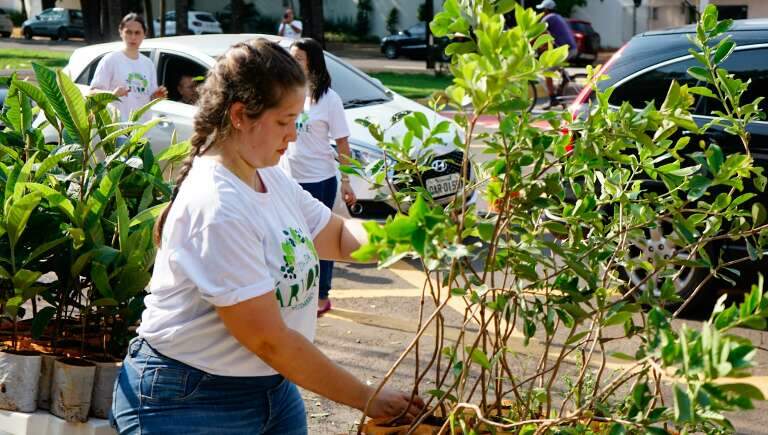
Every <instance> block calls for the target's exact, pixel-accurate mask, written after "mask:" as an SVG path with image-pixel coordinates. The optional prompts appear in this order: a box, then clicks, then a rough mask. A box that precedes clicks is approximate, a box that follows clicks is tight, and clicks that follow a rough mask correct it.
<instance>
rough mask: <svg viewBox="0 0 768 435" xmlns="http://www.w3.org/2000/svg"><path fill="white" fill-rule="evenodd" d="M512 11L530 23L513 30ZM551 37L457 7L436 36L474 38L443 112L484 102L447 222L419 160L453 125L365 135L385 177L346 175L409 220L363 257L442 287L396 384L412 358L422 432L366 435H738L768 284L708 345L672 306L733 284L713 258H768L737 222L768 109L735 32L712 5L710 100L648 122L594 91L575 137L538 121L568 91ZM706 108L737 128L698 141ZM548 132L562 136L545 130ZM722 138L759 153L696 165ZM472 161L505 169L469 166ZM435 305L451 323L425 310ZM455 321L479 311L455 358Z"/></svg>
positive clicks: (706, 75)
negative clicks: (720, 281)
mask: <svg viewBox="0 0 768 435" xmlns="http://www.w3.org/2000/svg"><path fill="white" fill-rule="evenodd" d="M509 12H514V14H515V18H516V23H517V24H516V26H515V27H512V28H509V29H505V26H504V19H503V14H506V13H509ZM539 19H540V16H538V15H537V14H536V12H535V11H533V10H531V9H524V8H522V7H520V6H519V5H517V4H516V3H515V2H513V1H500V2H499V1H483V0H480V1H463V0H462V1H459V0H447V1H446V2H445V4H444V10H443V12H441V13H440V14H438V15H437V16H436V17H435V19H434V21H433V22H432V23H431V28H432V31H433V33H434V34H435V35H436V36H443V35H447V34H453V33H461V34H464V35H473V37H472V39H471V40H469V41H465V42H461V43H453V44H451V45H449V46H448V48H447V49H446V52H447V53H449V54H452V55H453V59H452V64H451V71H452V73H453V75H454V84H453V85H452V86H451V87H449V88H448V89H447V90H446V94H447V95H448V97H449V98H450V100H451V103H452V104H453V105H455V106H456V107H463V106H464V105H465V103H466V101H471V103H472V104H471V106H472V107H473V108H474V110H473V112H472V113H468V114H461V115H459V116H457V117H456V118H455V121H456V123H457V124H458V125H460V126H461V127H462V128H463V129H464V134H463V135H456V138H457V139H456V141H457V142H458V141H463V142H462V143H461V146H462V148H463V151H464V156H463V161H461V162H456V164H459V165H460V166H461V167H462V174H461V180H460V181H461V183H462V189H461V190H460V192H459V193H458V194H457V196H456V199H455V201H454V202H453V203H451V204H449V205H448V206H441V205H440V204H439V203H437V202H436V201H434V200H433V199H432V197H431V196H430V194H429V192H428V191H427V189H426V186H425V185H424V184H423V183H422V182H421V179H420V177H421V174H422V173H423V172H424V168H426V167H429V163H430V160H429V159H430V158H431V156H430V155H421V156H419V155H416V156H414V155H413V153H411V152H410V150H411V149H412V148H414V143H416V142H421V143H422V144H427V145H428V144H429V143H433V142H440V141H443V140H444V137H445V134H446V132H450V126H447V125H445V123H444V122H441V123H438V124H436V125H434V124H433V123H430V122H429V120H428V119H426V118H425V117H423V116H421V115H420V114H417V113H414V114H410V115H406V116H405V117H404V118H403V119H404V122H405V125H406V126H407V127H408V130H409V131H408V133H406V134H405V135H404V136H403V137H390V136H388V135H386V134H385V132H386V130H385V129H384V128H382V127H380V126H377V125H373V124H370V123H369V122H367V121H365V120H361V121H360V123H361V124H363V125H365V126H367V127H368V128H369V131H370V132H371V133H372V135H373V136H374V137H376V138H377V140H378V141H379V142H380V143H379V146H380V147H382V148H383V149H384V150H385V154H386V158H385V159H384V160H382V161H381V162H378V163H373V164H370V165H368V166H367V167H365V168H363V167H362V166H360V165H356V164H354V162H353V163H352V165H351V166H350V167H347V168H344V169H343V170H344V171H346V172H350V173H357V174H359V175H361V176H366V177H371V179H372V180H378V181H380V182H381V183H380V184H385V183H389V184H390V185H395V186H398V190H394V189H393V192H392V193H393V195H394V196H395V202H396V203H397V204H398V205H399V208H400V210H399V212H398V214H397V215H396V216H394V217H393V218H389V219H388V220H387V221H386V222H384V223H382V224H378V223H368V224H367V226H366V229H367V230H368V232H369V243H368V244H367V245H365V246H363V247H362V248H361V249H360V250H359V251H358V252H357V253H356V254H355V255H356V256H357V257H358V258H360V259H371V258H375V257H377V256H378V258H379V261H380V265H381V266H387V265H390V264H392V263H394V262H395V261H397V260H398V259H401V258H404V257H412V258H415V259H416V260H417V261H418V262H419V263H420V265H421V266H422V268H423V270H424V273H425V275H426V282H425V286H424V293H423V296H422V298H423V299H422V303H421V305H420V307H421V309H420V310H421V311H420V313H419V319H420V321H419V330H418V332H417V334H416V335H415V337H414V338H413V340H412V341H411V343H409V345H408V346H407V348H406V349H405V350H404V351H403V353H402V355H401V356H400V357H399V358H398V360H397V362H396V363H395V365H394V366H393V367H392V368H391V369H390V371H389V372H388V374H387V376H386V377H385V378H384V379H383V380H382V382H381V385H384V384H385V383H386V382H388V380H389V379H390V378H391V376H392V374H393V373H394V372H395V371H396V370H398V368H399V366H400V364H401V363H402V362H403V361H404V360H405V359H406V358H415V359H416V364H415V366H416V372H415V373H414V374H413V377H414V383H413V394H414V395H416V394H421V395H426V396H427V398H428V399H429V400H428V402H427V409H426V410H425V413H424V414H423V415H422V416H421V417H420V418H418V419H417V420H416V421H413V422H401V421H397V422H395V423H393V422H391V421H387V422H378V421H369V422H364V421H361V426H360V429H359V432H360V433H403V434H405V433H417V432H418V431H421V430H427V429H428V428H426V427H425V426H424V423H425V422H426V421H428V420H432V421H430V423H434V422H435V421H437V423H438V426H439V429H438V430H439V431H440V432H441V433H463V434H469V433H476V434H480V433H516V434H548V433H565V434H597V433H611V434H624V433H652V434H667V433H677V432H681V433H691V432H696V431H701V432H704V433H721V432H725V433H727V432H732V431H733V426H732V424H731V423H730V421H729V420H728V418H726V417H725V416H724V414H723V413H724V412H726V411H733V410H742V409H749V408H750V407H751V406H752V400H762V399H763V396H762V394H761V393H760V391H759V390H758V389H757V388H755V387H754V386H751V385H749V384H745V383H739V382H737V381H734V380H733V378H738V377H742V376H745V375H746V374H747V373H749V369H750V368H751V367H752V358H753V355H754V352H755V346H754V345H753V344H752V343H751V342H749V340H746V339H744V338H741V337H738V336H737V335H735V334H734V333H733V329H734V328H736V327H738V326H743V325H752V326H756V327H765V325H766V320H765V319H766V316H767V315H768V300H767V299H766V298H765V297H764V295H763V283H762V280H760V281H759V282H757V283H755V285H754V286H753V287H752V290H751V292H749V294H748V295H746V296H745V299H744V301H743V302H742V303H740V304H738V305H733V304H730V303H726V299H725V297H722V298H720V300H719V301H718V304H717V306H716V308H715V309H714V311H713V312H712V314H711V316H710V318H709V320H708V321H706V322H704V323H703V324H702V325H701V327H700V328H699V329H692V328H690V327H686V326H682V327H680V326H678V325H677V324H676V323H675V322H673V319H674V317H675V316H676V314H675V313H673V312H671V311H669V307H671V306H674V304H679V303H681V302H684V301H680V300H679V299H678V298H677V295H676V294H675V292H674V280H675V278H676V276H675V275H676V274H677V273H678V272H677V271H679V270H680V267H679V266H681V265H683V266H686V267H691V268H697V269H700V270H702V271H703V272H704V273H706V274H708V275H710V276H715V275H718V274H719V273H720V272H721V271H722V269H723V268H724V267H728V266H727V263H724V262H720V261H716V260H718V258H719V256H718V253H717V252H713V249H715V244H714V243H713V242H715V241H717V240H719V239H721V238H723V237H727V238H730V239H732V240H741V241H742V242H743V243H745V245H746V246H748V247H749V248H748V251H749V256H748V257H746V259H747V260H748V259H750V258H757V257H758V256H761V255H762V252H765V250H766V243H768V237H767V236H768V225H766V219H765V216H764V215H765V213H764V212H763V213H760V207H759V206H755V207H754V209H755V210H757V212H754V213H753V212H752V210H751V209H748V208H747V200H748V199H749V197H746V198H742V199H741V200H740V201H733V202H731V201H730V200H728V201H727V202H728V204H726V205H725V206H723V201H724V200H725V199H723V198H724V196H727V194H728V192H729V191H730V193H731V195H735V194H736V193H738V190H739V189H738V186H743V185H751V186H754V187H755V188H756V189H758V190H760V191H762V190H763V189H764V188H765V184H766V178H765V176H764V175H763V174H762V169H761V168H758V167H755V166H754V162H753V160H752V158H751V157H750V156H749V148H748V144H749V134H748V133H747V131H746V129H745V126H746V125H747V124H748V123H749V122H750V121H753V120H755V119H759V117H760V116H761V114H760V113H759V111H758V110H757V104H755V103H754V102H750V101H740V97H741V95H742V94H743V93H744V91H745V89H746V87H747V85H748V84H747V83H742V82H740V81H738V80H736V79H734V78H733V77H732V76H730V75H729V74H728V73H727V72H726V71H724V70H722V68H720V67H719V65H720V64H721V63H722V62H723V60H724V59H726V58H727V56H728V54H729V53H730V51H732V50H733V43H732V41H729V38H727V37H725V38H723V34H724V33H725V32H726V31H727V29H728V27H729V25H730V22H729V21H722V22H718V20H717V11H716V8H715V7H714V6H710V7H708V8H707V9H706V10H705V12H704V14H703V15H702V18H701V21H700V22H699V23H698V24H697V33H696V37H695V38H693V40H692V41H691V42H692V45H691V47H692V53H694V56H695V57H696V58H697V59H699V60H700V61H701V62H702V66H701V67H700V69H695V70H693V71H692V74H698V76H700V77H701V78H702V80H704V82H706V84H707V87H688V86H681V85H679V84H677V83H673V84H672V85H671V87H670V89H669V92H668V94H667V97H666V99H665V101H663V102H659V103H660V104H658V105H654V104H649V105H648V107H647V108H646V109H645V110H642V111H635V110H633V109H632V108H631V107H629V106H628V105H625V106H623V107H621V108H618V110H616V109H613V108H610V107H609V106H608V103H607V101H608V95H609V94H610V90H607V91H605V92H601V91H600V90H599V89H597V87H595V89H594V90H595V92H596V93H597V98H596V99H595V100H594V102H593V106H592V107H591V111H590V114H589V116H588V117H586V118H584V119H581V118H579V119H572V118H571V116H570V115H569V114H567V113H566V114H561V113H552V112H547V113H544V114H532V113H528V112H527V111H526V110H524V109H525V108H526V107H528V105H529V103H530V102H529V101H528V94H527V85H528V83H529V82H530V81H532V80H536V79H537V77H539V76H546V75H550V74H554V73H553V72H552V70H553V68H554V67H557V66H558V65H560V64H562V62H563V61H564V60H565V58H566V55H567V53H566V50H565V48H556V49H553V48H551V45H550V44H551V41H552V38H551V36H549V35H548V34H546V33H545V29H546V27H545V25H544V24H542V23H541V22H540V21H539ZM470 29H471V31H470ZM540 49H543V52H542V53H541V55H538V56H537V52H538V51H540ZM589 73H590V77H592V76H593V75H594V74H595V72H594V71H593V70H591V69H590V70H589ZM595 80H599V77H595ZM694 95H697V96H700V97H702V98H714V99H719V100H723V101H722V102H723V105H724V107H727V108H729V109H732V110H726V111H724V112H718V113H715V114H714V116H715V120H714V121H713V122H712V123H711V124H709V125H704V126H699V125H697V124H696V123H695V122H693V120H692V118H691V115H690V109H691V105H692V103H693V101H694V98H693V97H694ZM437 109H439V107H437ZM486 114H492V115H495V116H497V117H498V120H499V124H500V125H499V129H498V131H495V132H490V133H489V132H482V133H478V132H476V131H475V126H476V122H477V119H478V118H479V117H480V116H481V115H486ZM399 116H400V117H402V116H403V115H399ZM541 122H544V123H546V124H548V125H549V128H543V129H542V128H539V127H536V126H535V123H541ZM712 125H720V126H726V127H727V128H726V130H727V131H728V132H729V133H730V134H734V135H736V136H737V137H739V138H740V139H741V140H742V143H743V144H744V151H743V152H742V153H734V154H730V155H728V156H727V158H723V161H720V160H719V158H718V157H717V156H718V153H717V146H716V145H714V144H705V145H704V149H703V151H701V152H699V153H698V154H696V153H694V154H693V157H694V158H692V159H691V158H688V155H686V154H685V153H684V152H683V151H682V150H683V149H684V148H685V146H686V145H687V144H688V142H689V141H690V137H688V136H690V135H693V134H697V133H701V132H702V131H703V130H704V129H707V128H711V127H712ZM472 142H473V145H474V146H477V144H478V143H480V144H481V146H482V147H483V154H485V155H486V156H487V157H489V159H488V160H486V161H484V162H482V163H481V162H477V161H473V160H472V159H471V156H470V152H469V150H470V143H472ZM719 155H720V156H721V157H722V154H719ZM707 156H713V157H710V161H709V164H708V162H707ZM702 159H703V160H702ZM392 162H394V163H392ZM726 162H727V163H726ZM717 163H719V164H717ZM470 170H471V171H472V172H470ZM392 174H394V177H395V179H396V182H394V183H390V182H389V181H388V180H390V176H391V175H392ZM404 186H412V187H404ZM650 186H653V188H651V187H650ZM723 189H725V193H723V194H722V195H721V194H720V193H721V192H720V191H721V190H723ZM473 191H478V192H483V193H482V194H483V195H484V196H485V197H486V199H487V201H488V203H490V204H493V205H494V206H495V207H496V212H495V213H491V214H486V213H481V212H480V211H479V210H478V208H477V205H476V204H475V203H472V202H470V201H469V199H470V196H471V193H472V192H473ZM728 198H730V197H728ZM726 208H727V210H726ZM667 223H671V225H672V228H673V229H674V230H673V231H672V233H671V234H670V235H669V236H668V237H669V238H670V239H671V240H673V241H674V242H675V245H676V251H675V254H676V255H672V256H667V257H665V256H656V257H655V258H654V259H653V261H645V262H643V263H642V264H640V265H639V267H643V268H644V269H645V270H646V274H645V279H643V281H642V282H634V281H632V280H631V279H629V278H628V277H627V274H626V270H629V269H631V268H633V267H638V263H639V260H637V259H636V258H634V257H632V256H631V255H630V254H629V249H628V244H629V241H631V240H634V239H637V238H639V237H642V235H643V234H644V232H648V231H658V230H659V229H660V226H661V225H666V224H667ZM683 252H685V253H688V254H687V255H686V256H682V255H677V254H679V253H683ZM657 277H658V278H659V279H656V278H657ZM657 282H658V283H659V284H658V285H656V284H655V283H657ZM425 299H429V300H431V302H432V303H433V304H434V306H435V307H437V308H436V309H435V310H433V311H431V312H430V311H426V310H425V308H424V307H425V306H427V304H425V303H424V300H425ZM457 303H458V304H457ZM451 304H452V305H453V306H457V305H458V306H459V307H463V308H462V311H463V321H462V322H461V324H459V327H460V331H459V334H458V338H455V339H449V338H447V336H446V334H444V332H445V327H446V317H445V316H444V315H443V313H444V310H445V309H446V307H448V306H449V305H451ZM428 330H430V331H432V334H431V335H432V336H434V337H438V339H436V340H434V341H430V343H432V344H430V345H429V346H431V347H430V349H431V350H432V351H431V352H430V355H431V357H429V358H428V359H426V360H425V359H423V358H420V357H419V355H420V352H418V351H417V350H416V349H418V348H419V346H422V348H423V346H427V345H426V344H424V343H423V340H422V337H423V334H424V333H425V332H426V331H428ZM618 342H631V343H632V344H631V348H632V351H631V352H626V351H623V352H622V351H619V350H616V348H615V347H614V345H615V344H616V343H618ZM523 350H525V352H522V351H523ZM425 379H430V380H431V382H429V385H430V387H429V389H425V388H424V385H426V383H425V382H424V381H425ZM670 398H671V399H670ZM435 419H438V420H435ZM398 423H401V426H400V427H396V425H397V424H398ZM393 429H395V430H394V431H393ZM388 430H389V432H387V431H388ZM376 431H379V432H376ZM382 431H383V432H382Z"/></svg>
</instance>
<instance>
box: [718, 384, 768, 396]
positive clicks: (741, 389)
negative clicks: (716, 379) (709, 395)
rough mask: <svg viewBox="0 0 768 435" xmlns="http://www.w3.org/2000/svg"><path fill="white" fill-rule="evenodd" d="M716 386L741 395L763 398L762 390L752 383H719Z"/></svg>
mask: <svg viewBox="0 0 768 435" xmlns="http://www.w3.org/2000/svg"><path fill="white" fill-rule="evenodd" d="M717 388H718V389H720V390H723V391H728V392H731V393H734V394H738V395H739V396H742V397H748V398H750V399H754V400H765V397H764V396H763V393H762V391H760V389H759V388H757V387H756V386H754V385H752V384H740V383H737V384H719V385H717Z"/></svg>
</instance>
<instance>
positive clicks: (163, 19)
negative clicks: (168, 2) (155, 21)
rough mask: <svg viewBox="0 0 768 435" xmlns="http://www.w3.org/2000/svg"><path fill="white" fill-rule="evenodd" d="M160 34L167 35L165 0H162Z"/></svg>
mask: <svg viewBox="0 0 768 435" xmlns="http://www.w3.org/2000/svg"><path fill="white" fill-rule="evenodd" d="M160 36H165V0H160Z"/></svg>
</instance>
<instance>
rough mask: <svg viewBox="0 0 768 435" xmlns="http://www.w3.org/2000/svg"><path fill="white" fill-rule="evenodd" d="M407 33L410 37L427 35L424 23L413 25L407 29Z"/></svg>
mask: <svg viewBox="0 0 768 435" xmlns="http://www.w3.org/2000/svg"><path fill="white" fill-rule="evenodd" d="M408 32H409V33H410V34H411V35H412V36H419V35H425V34H426V33H427V27H426V25H425V24H424V23H419V24H414V25H413V26H411V27H409V28H408Z"/></svg>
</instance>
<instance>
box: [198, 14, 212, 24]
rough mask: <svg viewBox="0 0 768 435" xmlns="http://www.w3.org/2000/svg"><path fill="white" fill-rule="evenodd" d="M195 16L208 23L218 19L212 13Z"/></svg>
mask: <svg viewBox="0 0 768 435" xmlns="http://www.w3.org/2000/svg"><path fill="white" fill-rule="evenodd" d="M195 18H196V19H198V20H200V21H204V22H206V23H215V22H216V19H214V18H213V17H212V16H211V14H195Z"/></svg>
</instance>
